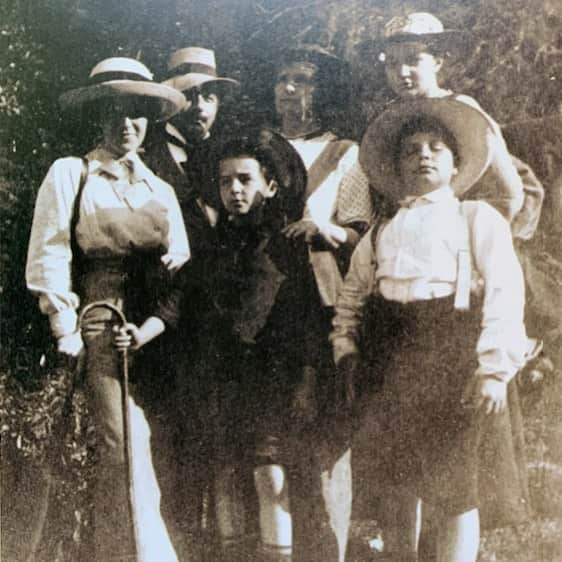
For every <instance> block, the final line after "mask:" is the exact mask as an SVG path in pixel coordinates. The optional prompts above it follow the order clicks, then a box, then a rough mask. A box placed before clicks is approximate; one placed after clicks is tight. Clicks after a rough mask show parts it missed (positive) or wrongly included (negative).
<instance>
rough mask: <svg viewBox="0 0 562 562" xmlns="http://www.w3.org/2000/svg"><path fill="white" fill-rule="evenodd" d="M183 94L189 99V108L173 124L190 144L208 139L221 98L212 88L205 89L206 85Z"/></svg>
mask: <svg viewBox="0 0 562 562" xmlns="http://www.w3.org/2000/svg"><path fill="white" fill-rule="evenodd" d="M183 93H184V95H185V97H186V99H187V106H186V108H185V109H184V110H183V111H182V112H181V113H180V114H178V115H176V116H175V117H173V118H172V123H173V124H174V125H175V126H176V127H177V128H178V129H179V130H180V132H181V133H182V134H183V135H184V136H185V138H186V140H187V141H189V142H198V141H201V140H203V139H206V138H207V137H208V136H209V135H210V132H211V127H212V126H213V124H214V122H215V119H216V117H217V113H218V110H219V98H218V96H217V94H216V93H215V92H213V90H212V89H211V88H210V87H205V84H203V85H202V86H201V87H196V88H191V89H190V90H187V91H185V92H183Z"/></svg>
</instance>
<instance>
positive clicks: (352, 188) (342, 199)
mask: <svg viewBox="0 0 562 562" xmlns="http://www.w3.org/2000/svg"><path fill="white" fill-rule="evenodd" d="M344 158H345V159H348V161H347V166H346V171H345V172H344V174H343V176H342V179H341V182H340V187H339V191H338V198H337V202H336V214H335V220H336V223H337V224H339V225H340V226H347V225H351V224H353V223H366V224H370V223H371V220H372V215H373V209H372V203H371V194H370V190H369V180H368V179H367V176H366V175H365V172H363V169H362V168H361V165H360V164H359V161H358V148H357V146H353V147H352V148H351V149H350V150H348V151H347V153H346V154H345V156H344Z"/></svg>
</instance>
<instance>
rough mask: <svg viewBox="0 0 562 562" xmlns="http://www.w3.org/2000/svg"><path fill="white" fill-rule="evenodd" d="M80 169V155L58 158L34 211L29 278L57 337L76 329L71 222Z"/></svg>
mask: <svg viewBox="0 0 562 562" xmlns="http://www.w3.org/2000/svg"><path fill="white" fill-rule="evenodd" d="M81 172H82V161H81V159H79V158H64V159H60V160H57V161H56V162H55V163H54V164H53V165H52V166H51V168H50V170H49V172H48V173H47V176H46V177H45V179H44V180H43V183H42V184H41V187H40V188H39V193H38V195H37V201H36V203H35V211H34V214H33V223H32V227H31V237H30V240H29V248H28V254H27V264H26V273H25V276H26V282H27V287H28V288H29V289H30V290H31V291H32V292H33V293H34V294H36V295H38V296H39V307H40V309H41V312H43V314H47V315H49V320H50V324H51V330H52V332H53V334H54V335H55V337H60V336H64V335H67V334H70V333H72V332H74V331H75V330H76V319H77V316H76V309H77V308H78V304H79V299H78V295H77V294H76V293H75V292H73V288H72V279H71V262H72V252H71V248H70V222H71V217H72V213H73V208H74V199H75V197H76V193H77V191H78V186H79V184H80V175H81Z"/></svg>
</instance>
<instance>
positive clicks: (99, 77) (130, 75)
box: [90, 72, 152, 84]
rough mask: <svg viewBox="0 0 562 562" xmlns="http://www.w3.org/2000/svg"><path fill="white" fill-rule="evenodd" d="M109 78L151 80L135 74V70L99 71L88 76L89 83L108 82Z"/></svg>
mask: <svg viewBox="0 0 562 562" xmlns="http://www.w3.org/2000/svg"><path fill="white" fill-rule="evenodd" d="M111 80H136V81H142V82H152V80H150V79H149V78H147V77H146V76H142V75H140V74H137V73H136V72H100V73H99V74H96V75H94V76H92V77H90V83H91V84H101V83H102V82H109V81H111Z"/></svg>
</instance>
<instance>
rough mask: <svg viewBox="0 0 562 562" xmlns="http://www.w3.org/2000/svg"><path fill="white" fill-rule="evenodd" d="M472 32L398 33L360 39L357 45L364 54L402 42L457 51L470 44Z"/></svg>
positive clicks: (375, 53) (357, 49)
mask: <svg viewBox="0 0 562 562" xmlns="http://www.w3.org/2000/svg"><path fill="white" fill-rule="evenodd" d="M469 39H470V33H469V32H467V31H464V30H461V29H446V30H445V31H442V32H440V33H422V34H420V33H397V34H395V35H392V36H391V37H377V38H376V39H366V40H365V41H360V42H359V43H358V44H357V46H356V47H355V49H356V51H357V52H358V53H360V54H361V55H363V56H367V55H371V54H374V55H375V56H378V55H380V54H381V53H384V52H385V49H386V47H388V46H389V45H395V44H401V43H422V44H428V45H433V46H437V47H441V48H447V50H451V51H453V50H454V51H456V50H460V49H463V48H465V46H466V45H468V44H469Z"/></svg>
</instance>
